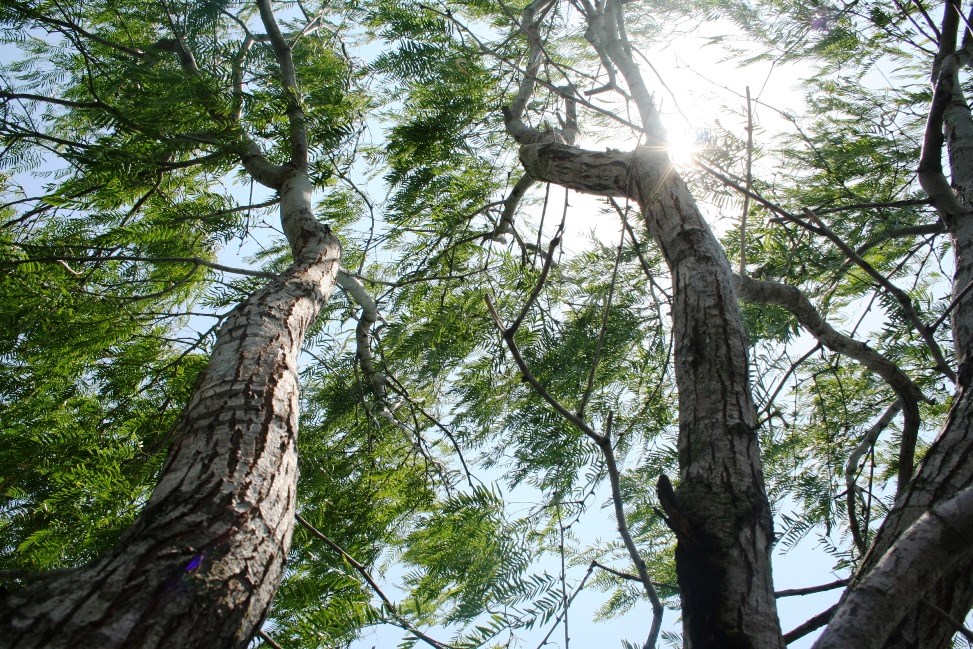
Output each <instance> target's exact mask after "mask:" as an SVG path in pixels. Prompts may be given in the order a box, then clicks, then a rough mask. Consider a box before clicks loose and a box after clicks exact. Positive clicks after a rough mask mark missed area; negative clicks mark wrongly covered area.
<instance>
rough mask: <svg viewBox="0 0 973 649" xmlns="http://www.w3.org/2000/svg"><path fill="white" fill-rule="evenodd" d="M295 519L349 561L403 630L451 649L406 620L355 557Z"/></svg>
mask: <svg viewBox="0 0 973 649" xmlns="http://www.w3.org/2000/svg"><path fill="white" fill-rule="evenodd" d="M294 518H295V519H296V520H297V522H298V523H300V524H301V525H302V526H304V528H305V529H307V531H308V532H310V533H311V534H312V535H313V536H315V537H317V538H318V539H320V540H321V541H324V543H325V544H326V545H327V546H328V547H329V548H331V549H332V550H334V551H335V552H337V553H338V554H339V555H341V558H342V559H344V560H345V561H347V562H348V564H349V565H351V567H352V568H354V569H355V571H356V572H358V574H359V575H361V577H362V579H364V580H365V581H366V582H368V585H369V586H371V588H372V590H373V591H374V592H375V594H376V595H378V597H379V599H381V600H382V603H383V604H385V607H386V608H387V609H388V610H389V612H390V613H391V614H392V615H393V616H394V617H395V620H396V621H397V622H398V623H399V624H401V625H402V628H403V629H405V630H406V631H408V632H409V633H411V634H413V635H414V636H415V637H417V638H419V639H420V640H422V641H423V642H425V643H426V644H428V645H429V646H431V647H435V648H436V649H450V646H449V645H447V644H444V643H442V642H439V641H438V640H436V639H434V638H430V637H429V636H427V635H426V634H425V633H423V632H422V631H420V630H419V629H417V628H416V627H415V625H413V624H412V623H411V622H409V621H408V620H407V619H405V617H403V616H402V614H401V613H400V612H399V608H398V606H396V605H395V603H394V602H392V600H390V599H389V597H388V595H386V594H385V591H383V590H382V588H381V587H380V586H379V585H378V583H377V582H376V581H375V580H374V579H373V578H372V575H371V574H370V573H369V572H368V568H366V567H365V566H363V565H362V564H360V563H359V562H358V561H356V560H355V558H354V557H353V556H351V555H350V554H348V553H347V552H345V550H344V548H342V547H341V546H340V545H338V544H337V543H335V542H334V541H332V540H331V539H330V538H329V537H328V536H327V535H325V534H324V532H322V531H321V530H319V529H318V528H316V527H314V526H313V525H311V524H310V523H308V522H307V520H305V519H304V517H303V516H301V515H300V514H298V513H296V512H295V514H294Z"/></svg>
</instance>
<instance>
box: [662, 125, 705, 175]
mask: <svg viewBox="0 0 973 649" xmlns="http://www.w3.org/2000/svg"><path fill="white" fill-rule="evenodd" d="M668 137H669V150H668V153H669V159H670V160H672V164H674V165H675V166H676V167H687V166H689V165H691V164H692V163H693V158H694V157H695V156H696V154H697V153H699V152H700V151H701V150H702V147H701V146H700V136H699V134H698V133H696V132H694V130H693V129H690V128H687V127H683V128H674V129H670V130H669V133H668Z"/></svg>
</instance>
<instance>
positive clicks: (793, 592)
mask: <svg viewBox="0 0 973 649" xmlns="http://www.w3.org/2000/svg"><path fill="white" fill-rule="evenodd" d="M847 585H848V580H847V579H839V580H837V581H832V582H830V583H827V584H821V585H820V586H808V587H807V588H791V589H788V590H778V591H777V592H776V593H774V597H778V598H779V597H796V596H800V595H813V594H814V593H824V592H827V591H829V590H834V589H836V588H844V587H845V586H847Z"/></svg>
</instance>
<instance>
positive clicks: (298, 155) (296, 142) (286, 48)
mask: <svg viewBox="0 0 973 649" xmlns="http://www.w3.org/2000/svg"><path fill="white" fill-rule="evenodd" d="M257 6H258V7H259V8H260V19H261V21H262V22H263V24H264V28H265V29H266V30H267V35H268V36H270V44H271V46H272V47H273V49H274V57H275V58H276V59H277V65H279V66H280V82H281V85H282V86H283V87H284V94H285V95H286V97H287V121H288V124H289V127H290V145H291V164H292V165H294V166H295V167H296V168H298V169H301V170H302V171H306V170H307V164H308V142H307V127H306V126H305V119H304V108H303V107H302V106H301V104H302V102H301V95H300V92H299V90H298V87H297V72H296V70H295V69H294V58H293V56H291V46H290V44H289V43H288V42H287V39H285V38H284V35H283V34H282V33H281V31H280V27H278V26H277V19H276V18H274V11H273V9H272V8H271V6H270V0H257Z"/></svg>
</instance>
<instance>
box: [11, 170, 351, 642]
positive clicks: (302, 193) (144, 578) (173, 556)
mask: <svg viewBox="0 0 973 649" xmlns="http://www.w3.org/2000/svg"><path fill="white" fill-rule="evenodd" d="M281 198H282V207H281V209H282V220H283V222H284V224H285V231H286V233H287V235H288V239H289V240H290V241H291V244H292V246H293V250H294V253H295V254H294V257H295V261H294V263H293V265H292V266H291V267H290V268H289V269H288V270H287V271H285V272H284V273H283V274H281V275H280V276H279V277H278V278H277V279H274V280H272V281H271V282H270V283H269V284H268V285H267V286H266V287H264V288H263V289H262V290H260V291H258V292H256V293H254V294H253V295H252V296H250V297H249V298H248V299H247V300H246V301H244V302H243V303H242V304H240V305H239V306H238V307H237V308H236V310H235V311H234V312H233V313H232V314H231V315H230V317H228V318H227V320H226V322H225V323H224V324H223V326H222V327H221V329H220V331H219V334H218V336H217V342H216V344H215V347H214V349H213V353H212V356H211V358H210V362H209V365H208V367H207V368H206V370H205V371H204V372H203V374H202V375H201V376H200V379H199V381H198V382H197V385H196V388H195V390H194V392H193V395H192V397H191V399H190V401H189V404H188V405H187V407H186V410H185V411H184V413H183V414H182V416H181V418H180V421H179V423H178V424H177V426H176V430H175V439H174V442H173V445H172V447H171V449H170V450H169V455H168V458H167V460H166V462H165V464H164V466H163V469H162V474H161V477H160V481H159V483H158V485H157V487H156V489H155V491H154V492H153V494H152V496H151V498H150V499H149V502H148V503H147V505H146V507H145V509H144V510H143V511H142V512H141V514H140V515H139V517H138V519H137V520H136V522H135V523H134V525H133V526H132V527H131V528H130V529H129V530H127V532H126V533H125V534H124V536H123V538H122V539H121V541H120V542H119V543H118V544H117V545H116V546H115V548H114V549H113V550H112V551H111V552H110V553H109V554H108V555H107V556H104V557H102V558H99V559H97V560H96V561H94V562H93V563H91V564H89V565H87V566H85V567H83V568H79V569H77V570H74V571H70V572H69V573H67V574H61V575H58V576H54V577H51V578H50V579H45V580H41V581H38V582H36V583H34V584H32V585H30V586H28V587H25V588H23V589H21V590H17V591H13V592H10V593H5V594H3V597H2V599H0V646H2V647H17V648H18V649H25V648H30V647H44V648H47V649H56V648H59V647H64V648H69V647H70V648H71V649H83V648H86V647H92V648H95V647H97V648H99V649H109V648H121V647H127V648H132V649H135V648H138V649H149V648H151V647H185V648H190V647H199V648H207V649H208V648H211V647H241V648H242V647H246V646H247V644H248V642H249V641H250V638H251V637H252V635H253V633H254V632H255V631H256V630H257V628H258V626H259V625H260V623H261V621H262V620H263V619H264V617H265V616H266V614H267V611H268V610H269V608H270V604H271V601H272V599H273V596H274V594H275V593H276V591H277V587H278V585H279V583H280V579H281V576H282V572H283V566H284V559H285V557H286V556H287V550H288V547H289V545H290V539H291V532H292V530H293V524H294V504H295V488H296V483H297V451H296V441H297V421H298V375H297V360H298V354H299V352H300V349H301V344H302V342H303V339H304V334H305V332H306V331H307V328H308V326H309V325H310V324H311V323H312V322H313V321H314V319H315V317H316V316H317V314H318V312H319V311H320V309H321V307H322V306H323V305H324V303H325V302H326V301H327V299H328V297H329V296H330V293H331V291H332V289H333V287H334V283H335V275H336V273H337V271H338V264H339V257H340V246H339V244H338V242H337V239H335V238H334V237H333V236H332V235H331V233H330V231H329V230H328V228H327V227H326V226H324V225H322V224H319V223H317V222H316V221H315V220H314V219H313V216H312V215H311V204H310V184H309V182H308V180H307V176H306V175H305V174H303V173H299V172H296V171H295V172H294V173H292V174H291V176H290V177H289V178H288V179H287V180H286V181H284V183H283V186H282V187H281Z"/></svg>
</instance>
